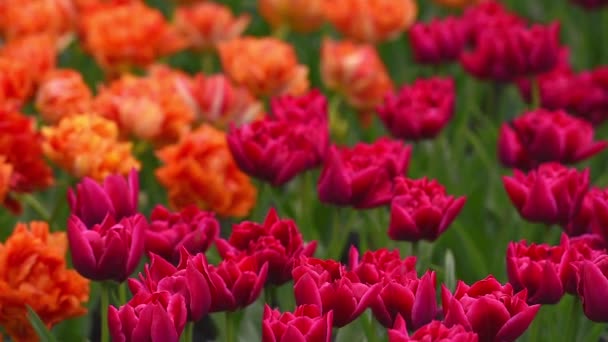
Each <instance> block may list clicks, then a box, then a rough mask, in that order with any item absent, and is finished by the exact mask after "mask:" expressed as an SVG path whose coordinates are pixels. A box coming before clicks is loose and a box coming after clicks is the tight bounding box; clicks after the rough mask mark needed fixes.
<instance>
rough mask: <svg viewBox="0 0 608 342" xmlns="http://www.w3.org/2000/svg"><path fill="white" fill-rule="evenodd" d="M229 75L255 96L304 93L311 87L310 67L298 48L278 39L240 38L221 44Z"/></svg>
mask: <svg viewBox="0 0 608 342" xmlns="http://www.w3.org/2000/svg"><path fill="white" fill-rule="evenodd" d="M219 52H220V59H221V61H222V66H223V68H224V71H225V72H226V74H227V75H228V76H229V77H230V78H231V79H232V80H233V81H234V82H235V83H236V84H238V85H244V86H246V87H247V88H248V89H249V91H251V93H252V94H254V95H255V96H275V95H280V94H292V95H301V94H303V93H305V92H306V91H307V90H308V86H309V84H308V67H306V66H305V65H300V64H298V60H297V56H296V52H295V50H294V48H293V47H292V46H291V45H289V44H287V43H285V42H283V41H281V40H278V39H275V38H269V37H266V38H254V37H243V38H238V39H235V40H232V41H229V42H226V43H222V44H220V46H219Z"/></svg>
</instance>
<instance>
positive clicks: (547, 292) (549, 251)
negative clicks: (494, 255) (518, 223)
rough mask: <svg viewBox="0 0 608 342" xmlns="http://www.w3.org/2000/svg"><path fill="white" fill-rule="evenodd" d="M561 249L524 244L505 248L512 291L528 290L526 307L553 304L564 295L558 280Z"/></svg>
mask: <svg viewBox="0 0 608 342" xmlns="http://www.w3.org/2000/svg"><path fill="white" fill-rule="evenodd" d="M564 253H565V249H564V248H563V247H562V246H556V247H551V246H548V245H546V244H541V245H537V244H530V245H528V244H527V243H526V241H525V240H524V241H521V242H519V243H517V242H511V243H509V246H508V247H507V275H508V276H509V283H510V284H511V285H513V289H514V290H515V291H521V290H523V289H526V290H527V291H528V304H555V303H557V302H559V301H560V299H561V298H562V296H563V295H564V292H565V290H564V286H563V284H562V280H561V278H560V274H559V273H560V269H562V267H563V265H562V262H563V260H566V259H564V258H563V256H564Z"/></svg>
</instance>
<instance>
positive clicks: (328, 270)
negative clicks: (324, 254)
mask: <svg viewBox="0 0 608 342" xmlns="http://www.w3.org/2000/svg"><path fill="white" fill-rule="evenodd" d="M292 275H293V280H294V295H295V298H296V304H297V305H305V304H310V305H316V306H318V307H319V308H321V311H322V312H323V313H324V314H326V313H328V312H330V311H333V315H334V326H335V327H337V328H341V327H343V326H345V325H347V324H349V323H350V322H352V321H354V320H355V319H357V318H358V317H359V316H360V315H361V314H362V313H363V312H364V311H365V310H366V309H367V308H368V307H369V306H370V305H371V303H372V302H373V301H374V300H375V298H376V297H377V296H378V294H379V292H380V289H381V286H382V285H381V284H376V285H372V286H369V285H366V284H363V283H361V282H360V281H359V279H358V277H357V276H356V275H355V273H353V272H351V271H347V270H346V268H345V267H344V266H343V265H341V264H340V263H339V262H337V261H334V260H321V259H315V258H305V257H302V258H301V259H300V261H299V264H298V265H297V266H296V267H294V269H293V273H292Z"/></svg>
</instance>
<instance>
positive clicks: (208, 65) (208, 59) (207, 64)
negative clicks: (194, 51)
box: [201, 51, 215, 75]
mask: <svg viewBox="0 0 608 342" xmlns="http://www.w3.org/2000/svg"><path fill="white" fill-rule="evenodd" d="M214 64H215V63H214V62H213V53H211V52H209V51H205V52H203V53H201V70H202V71H203V73H204V74H205V75H211V74H212V73H213V71H214V69H215V67H214Z"/></svg>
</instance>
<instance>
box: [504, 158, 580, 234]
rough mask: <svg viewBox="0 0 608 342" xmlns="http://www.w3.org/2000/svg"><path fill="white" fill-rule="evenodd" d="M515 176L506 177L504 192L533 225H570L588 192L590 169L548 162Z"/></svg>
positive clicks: (517, 173)
mask: <svg viewBox="0 0 608 342" xmlns="http://www.w3.org/2000/svg"><path fill="white" fill-rule="evenodd" d="M513 173H514V175H513V177H507V176H505V177H503V184H504V187H505V190H506V191H507V195H508V196H509V199H510V200H511V202H512V203H513V205H514V206H515V208H517V211H519V214H520V215H521V216H522V217H523V218H524V219H526V220H528V221H530V222H539V223H545V224H567V223H568V222H569V221H570V220H572V218H574V216H575V215H576V214H577V213H578V211H579V209H580V207H581V204H582V202H583V198H584V196H585V193H587V191H588V189H589V169H585V170H584V171H582V172H580V171H578V170H576V169H569V168H567V167H565V166H563V165H561V164H558V163H545V164H542V165H540V166H539V168H538V169H537V170H533V171H530V172H529V173H528V174H525V173H523V172H522V171H519V170H515V171H514V172H513Z"/></svg>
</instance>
